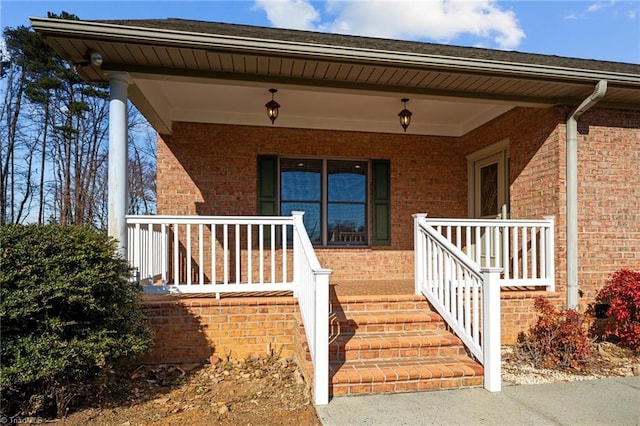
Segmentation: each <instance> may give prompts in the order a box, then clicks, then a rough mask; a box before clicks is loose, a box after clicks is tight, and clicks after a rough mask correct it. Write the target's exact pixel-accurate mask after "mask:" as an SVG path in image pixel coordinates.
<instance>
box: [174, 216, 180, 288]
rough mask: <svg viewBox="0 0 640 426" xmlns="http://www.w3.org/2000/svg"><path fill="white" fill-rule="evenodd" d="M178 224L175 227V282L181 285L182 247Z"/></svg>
mask: <svg viewBox="0 0 640 426" xmlns="http://www.w3.org/2000/svg"><path fill="white" fill-rule="evenodd" d="M178 230H179V229H178V224H177V223H176V224H174V225H173V282H174V284H176V285H178V284H180V245H179V243H178V238H179V237H178Z"/></svg>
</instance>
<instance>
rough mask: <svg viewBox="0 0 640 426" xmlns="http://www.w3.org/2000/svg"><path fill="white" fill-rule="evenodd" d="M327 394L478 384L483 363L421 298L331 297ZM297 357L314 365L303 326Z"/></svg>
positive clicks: (307, 367)
mask: <svg viewBox="0 0 640 426" xmlns="http://www.w3.org/2000/svg"><path fill="white" fill-rule="evenodd" d="M329 332H330V343H329V361H330V366H329V370H330V371H329V374H330V394H331V395H355V394H365V393H389V392H409V391H420V390H435V389H454V388H460V387H473V386H482V384H483V369H482V366H481V365H479V364H478V363H477V362H475V361H474V360H473V359H471V358H470V357H469V356H468V355H467V352H466V349H465V348H464V345H463V344H462V342H461V341H460V339H459V338H458V337H456V336H455V335H454V334H452V333H451V332H450V331H448V329H447V326H446V324H445V323H444V321H443V320H442V318H441V317H440V315H438V314H437V313H435V312H433V311H431V310H430V307H429V304H428V303H427V302H426V301H425V299H424V298H423V297H420V296H415V295H399V296H389V295H385V296H350V297H341V298H334V299H333V300H332V301H331V312H330V316H329ZM296 341H297V342H298V348H299V350H298V358H299V359H301V360H306V361H307V362H305V363H304V370H305V372H306V375H307V377H308V378H310V376H311V374H312V370H313V367H312V366H311V362H310V354H309V351H308V346H307V344H306V338H305V335H304V328H303V327H300V328H299V331H298V333H297V337H296Z"/></svg>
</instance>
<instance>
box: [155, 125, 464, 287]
mask: <svg viewBox="0 0 640 426" xmlns="http://www.w3.org/2000/svg"><path fill="white" fill-rule="evenodd" d="M259 154H281V155H300V156H320V157H351V158H369V159H377V158H384V159H389V160H390V161H391V190H392V194H391V218H392V219H391V220H392V223H391V227H392V244H391V246H390V247H382V248H377V247H374V248H364V249H363V248H358V249H327V250H318V257H319V258H320V260H321V262H322V263H323V266H325V267H327V268H329V269H333V271H334V272H333V275H332V279H348V278H352V277H353V274H354V273H355V274H357V276H358V278H359V279H366V278H378V279H381V278H405V279H406V278H411V277H413V270H414V267H413V218H412V216H411V215H412V214H413V213H418V212H428V213H429V215H430V216H433V217H465V215H466V208H467V207H466V206H467V189H466V180H467V176H466V173H467V172H466V167H467V166H466V160H465V158H464V156H463V155H462V153H461V152H460V149H459V142H458V140H457V139H455V138H444V137H422V136H412V135H404V134H402V135H400V134H398V135H391V134H375V133H361V132H335V131H323V130H303V129H287V128H278V127H250V126H224V125H209V124H196V123H176V124H174V128H173V135H171V136H168V135H163V136H162V137H161V138H159V139H158V213H159V214H170V215H171V214H198V215H255V214H256V213H257V211H256V205H257V200H256V183H257V180H256V179H257V178H256V176H257V170H256V167H257V156H258V155H259Z"/></svg>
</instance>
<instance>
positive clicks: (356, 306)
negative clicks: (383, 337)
mask: <svg viewBox="0 0 640 426" xmlns="http://www.w3.org/2000/svg"><path fill="white" fill-rule="evenodd" d="M407 310H415V311H423V312H433V311H432V310H431V307H430V306H429V303H427V302H424V301H416V302H348V303H344V304H343V303H336V302H332V303H331V305H330V307H329V312H333V313H338V312H345V313H352V312H371V311H407Z"/></svg>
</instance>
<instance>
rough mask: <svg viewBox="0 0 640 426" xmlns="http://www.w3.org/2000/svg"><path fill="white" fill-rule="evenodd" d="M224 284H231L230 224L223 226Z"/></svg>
mask: <svg viewBox="0 0 640 426" xmlns="http://www.w3.org/2000/svg"><path fill="white" fill-rule="evenodd" d="M222 256H223V259H222V268H223V273H222V277H223V284H224V285H227V284H229V224H227V223H225V224H224V225H222Z"/></svg>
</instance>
